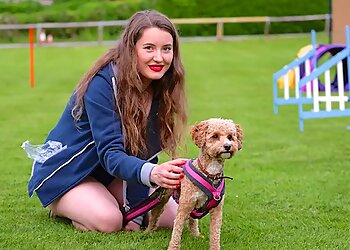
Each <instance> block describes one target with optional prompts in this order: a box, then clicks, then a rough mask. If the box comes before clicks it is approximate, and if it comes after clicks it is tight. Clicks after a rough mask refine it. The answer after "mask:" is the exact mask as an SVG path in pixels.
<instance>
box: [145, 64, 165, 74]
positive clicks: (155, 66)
mask: <svg viewBox="0 0 350 250" xmlns="http://www.w3.org/2000/svg"><path fill="white" fill-rule="evenodd" d="M148 67H149V68H150V69H151V70H153V71H154V72H160V71H162V69H163V67H164V65H159V64H153V65H149V66H148Z"/></svg>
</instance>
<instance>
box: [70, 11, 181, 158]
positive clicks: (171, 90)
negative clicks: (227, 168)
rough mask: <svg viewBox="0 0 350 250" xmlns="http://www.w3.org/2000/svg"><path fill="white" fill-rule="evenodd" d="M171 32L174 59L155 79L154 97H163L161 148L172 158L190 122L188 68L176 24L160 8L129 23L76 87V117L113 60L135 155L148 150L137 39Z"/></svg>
mask: <svg viewBox="0 0 350 250" xmlns="http://www.w3.org/2000/svg"><path fill="white" fill-rule="evenodd" d="M152 27H156V28H159V29H162V30H164V31H167V32H169V33H170V34H171V36H172V38H173V61H172V63H171V65H170V68H169V69H168V71H167V72H166V73H165V74H164V76H163V77H162V78H161V79H159V80H156V81H153V83H152V86H153V92H154V96H156V97H157V98H159V109H158V119H159V125H160V144H161V148H162V149H163V150H165V151H166V152H167V153H169V154H170V155H171V156H172V157H175V155H176V147H177V145H178V143H179V142H180V140H181V137H182V134H183V131H184V129H185V126H186V123H187V103H186V95H185V86H184V83H185V82H184V68H183V65H182V62H181V58H180V53H179V36H178V34H177V31H176V29H175V27H174V25H173V24H172V23H171V21H170V20H169V19H168V18H167V17H166V16H165V15H163V14H161V13H159V12H157V11H149V10H147V11H139V12H136V13H135V14H134V15H133V16H132V17H131V18H130V19H129V22H128V24H127V25H126V27H125V29H124V31H123V33H122V35H121V38H120V40H119V42H118V44H117V46H116V47H115V48H112V49H110V50H109V51H107V53H106V54H104V55H103V56H102V57H100V58H99V59H98V60H97V62H96V63H95V65H94V66H93V67H92V68H91V69H90V70H89V71H88V72H87V73H86V74H85V75H84V77H83V78H82V80H81V81H80V82H79V84H78V85H77V87H76V96H77V98H76V103H75V106H74V108H73V110H72V115H73V117H74V119H75V120H79V119H80V117H81V115H82V112H83V105H84V104H83V97H84V94H85V92H86V90H87V88H88V86H89V83H90V81H91V80H92V78H93V77H94V75H95V74H96V73H97V72H98V71H99V70H100V69H101V68H102V67H104V66H105V65H107V64H108V63H110V62H113V63H115V65H116V67H117V71H118V73H117V77H116V79H117V90H116V93H114V94H115V96H116V98H115V100H116V107H118V108H119V110H118V111H119V112H120V116H121V120H122V129H123V133H124V144H125V147H126V149H127V150H128V151H129V152H130V153H131V154H132V155H142V154H144V153H146V131H147V130H146V126H147V116H148V114H147V110H145V108H144V102H143V101H142V100H143V99H144V98H143V97H144V92H143V91H144V84H143V83H142V81H141V78H140V76H139V74H138V71H137V55H136V51H135V45H136V42H137V41H138V40H139V39H140V38H141V36H142V34H143V31H144V30H145V29H147V28H152Z"/></svg>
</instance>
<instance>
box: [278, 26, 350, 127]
mask: <svg viewBox="0 0 350 250" xmlns="http://www.w3.org/2000/svg"><path fill="white" fill-rule="evenodd" d="M349 33H350V32H349V27H348V26H347V27H346V28H345V35H346V44H345V45H339V44H330V45H325V44H320V45H317V43H316V32H315V31H311V38H312V45H309V46H306V47H304V48H303V49H302V50H300V51H299V54H298V58H297V59H295V60H294V61H292V62H291V63H290V64H288V65H286V66H284V67H283V68H282V69H281V70H279V71H277V72H276V73H274V74H273V103H274V113H275V114H277V113H278V106H279V105H290V104H296V105H298V111H299V129H300V131H304V119H312V118H327V117H342V116H350V103H349V100H350V87H349V85H350V83H349V82H350V81H349V76H350V35H349ZM325 55H330V56H331V57H330V58H329V59H328V60H327V61H326V62H324V63H323V64H322V65H318V63H319V62H320V59H321V58H322V57H323V56H325ZM331 72H332V73H333V75H334V77H331ZM310 105H311V110H310V108H309V107H310ZM306 108H308V109H307V110H306ZM348 129H350V127H348Z"/></svg>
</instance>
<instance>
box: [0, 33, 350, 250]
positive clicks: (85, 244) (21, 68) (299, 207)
mask: <svg viewBox="0 0 350 250" xmlns="http://www.w3.org/2000/svg"><path fill="white" fill-rule="evenodd" d="M310 40H311V39H310V37H309V36H305V37H298V38H283V39H282V38H279V39H277V38H273V39H272V38H271V39H264V38H259V39H251V40H242V41H232V42H197V43H195V42H193V43H183V44H182V56H183V61H184V64H185V67H186V77H187V89H188V97H189V108H190V116H189V118H190V121H189V125H191V124H193V123H194V122H196V121H200V120H202V119H207V118H210V117H223V118H232V119H233V120H234V121H236V122H237V123H240V124H241V126H242V128H243V130H244V145H243V150H242V151H241V152H240V153H239V154H237V156H235V157H234V158H233V159H232V160H229V161H227V162H226V166H225V169H226V175H228V176H232V177H234V180H233V181H227V186H226V200H225V206H224V218H223V225H222V242H221V243H222V244H221V245H222V249H349V248H350V242H349V238H350V181H349V180H350V171H349V167H350V154H349V152H350V143H349V142H350V140H349V139H350V131H347V130H346V129H345V127H346V126H348V125H350V118H349V117H345V118H328V119H315V120H306V121H305V131H304V132H303V133H301V132H299V124H298V114H297V107H295V106H285V107H281V108H280V113H279V115H277V116H276V115H274V114H273V105H272V74H273V73H274V72H275V71H277V70H279V69H280V68H281V67H282V66H283V65H285V64H287V63H288V62H289V61H291V60H293V59H294V58H295V57H296V54H297V52H298V50H299V49H300V48H301V47H303V46H305V45H307V44H309V43H310ZM322 40H323V42H327V38H326V37H325V36H321V41H322ZM105 50H106V48H105V47H94V48H92V47H89V48H38V49H36V52H35V62H36V71H35V72H36V75H35V79H36V81H35V88H34V89H30V87H29V51H28V49H9V50H0V69H1V70H0V72H1V74H0V87H1V89H0V108H1V112H0V145H1V146H0V155H1V161H0V162H1V166H0V170H1V174H0V225H1V227H0V249H156V248H157V249H165V248H166V247H167V244H168V242H169V239H170V235H171V231H170V230H166V229H162V230H160V231H158V232H155V233H153V234H145V233H144V232H138V233H129V232H121V233H117V234H110V235H105V234H100V233H81V232H78V231H76V230H75V229H74V228H73V227H72V226H71V225H70V224H69V223H67V222H65V221H63V220H53V219H49V218H48V216H47V210H46V209H43V208H42V207H41V204H40V202H39V200H38V199H37V197H34V198H32V199H29V198H28V195H27V182H28V179H29V177H30V172H31V161H30V159H28V158H27V157H26V155H25V152H24V151H23V150H22V149H21V148H20V146H21V144H22V142H23V141H25V140H27V139H29V140H30V141H31V142H32V143H35V144H39V143H42V142H43V140H44V139H45V137H46V135H47V134H48V132H49V130H50V129H51V128H52V127H53V126H54V124H55V123H56V122H57V119H58V118H59V116H60V115H61V112H62V111H63V109H64V106H65V104H66V102H67V100H68V98H69V96H70V95H71V93H72V90H73V88H74V86H75V85H76V83H77V81H78V80H79V79H80V77H81V76H82V74H83V73H84V72H85V71H86V70H87V69H88V68H89V67H90V65H92V63H93V62H94V60H96V59H97V57H98V56H99V55H100V54H102V53H103V52H104V51H105ZM196 155H197V149H196V148H195V146H194V145H193V143H192V142H190V141H189V140H188V145H187V151H186V152H184V153H183V157H188V158H193V157H196ZM163 157H164V158H165V156H163ZM163 157H162V158H163ZM208 223H209V218H208V217H205V218H203V219H202V220H201V221H200V224H201V228H202V232H203V234H204V235H205V238H204V239H196V238H194V237H193V236H192V235H191V234H190V233H189V231H188V230H185V231H184V234H183V237H182V239H183V241H182V246H183V248H182V249H208V247H209V225H208Z"/></svg>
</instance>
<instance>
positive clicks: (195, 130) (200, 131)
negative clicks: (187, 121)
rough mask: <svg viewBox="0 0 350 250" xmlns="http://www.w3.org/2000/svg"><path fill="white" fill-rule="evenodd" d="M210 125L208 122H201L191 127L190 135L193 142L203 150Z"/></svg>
mask: <svg viewBox="0 0 350 250" xmlns="http://www.w3.org/2000/svg"><path fill="white" fill-rule="evenodd" d="M207 128H208V123H207V122H206V121H201V122H199V123H197V124H195V125H193V126H192V127H191V130H190V134H191V137H192V141H193V142H194V143H195V144H196V145H197V147H199V148H201V147H203V146H204V143H205V132H206V131H207Z"/></svg>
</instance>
